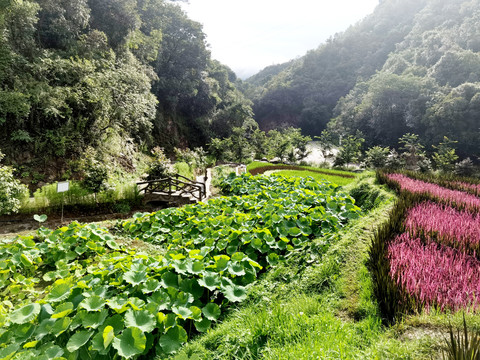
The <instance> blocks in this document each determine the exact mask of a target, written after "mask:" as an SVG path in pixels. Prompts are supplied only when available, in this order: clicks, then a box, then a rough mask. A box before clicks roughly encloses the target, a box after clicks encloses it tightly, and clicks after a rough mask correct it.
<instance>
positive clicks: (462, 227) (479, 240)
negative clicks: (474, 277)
mask: <svg viewBox="0 0 480 360" xmlns="http://www.w3.org/2000/svg"><path fill="white" fill-rule="evenodd" d="M405 230H406V231H407V232H409V233H410V234H412V235H413V236H419V235H420V234H421V233H424V234H426V235H427V236H428V235H431V237H432V238H434V237H436V238H437V240H438V242H441V243H443V244H445V245H449V246H452V247H454V248H456V249H459V250H461V251H466V252H472V253H473V256H475V252H476V253H478V250H479V248H480V215H479V214H476V215H474V214H471V213H470V212H468V211H459V210H456V209H454V208H452V207H450V206H445V205H440V204H436V203H433V202H430V201H429V202H424V203H421V204H418V205H416V206H414V207H413V208H411V209H409V210H408V211H407V216H406V219H405Z"/></svg>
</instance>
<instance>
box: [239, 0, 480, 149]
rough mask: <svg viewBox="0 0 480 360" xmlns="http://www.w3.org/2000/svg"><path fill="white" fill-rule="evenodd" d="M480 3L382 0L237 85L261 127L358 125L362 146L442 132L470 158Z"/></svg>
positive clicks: (427, 138) (346, 129)
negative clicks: (313, 45)
mask: <svg viewBox="0 0 480 360" xmlns="http://www.w3.org/2000/svg"><path fill="white" fill-rule="evenodd" d="M479 20H480V3H479V2H478V1H464V0H415V1H411V0H404V1H399V0H384V1H381V2H380V4H379V5H378V6H377V8H376V9H375V11H374V13H373V14H371V15H370V16H368V17H366V18H365V19H364V20H363V21H361V22H359V23H358V24H356V25H354V26H352V27H350V28H349V29H348V30H347V31H345V32H344V33H341V34H336V35H335V36H334V37H332V38H331V39H329V40H328V41H327V42H326V43H325V44H323V45H321V46H320V47H319V48H318V49H316V50H312V51H310V52H308V53H307V54H306V55H305V56H304V57H302V58H300V59H298V60H295V61H292V62H290V63H288V64H283V65H277V66H274V67H269V68H267V69H265V70H263V71H262V72H261V73H259V74H257V75H255V76H253V77H252V78H250V79H248V80H247V81H246V82H245V84H244V85H243V88H244V89H245V93H246V94H247V96H248V97H249V98H250V99H251V100H252V101H253V102H254V107H253V109H254V112H255V119H256V120H257V121H258V123H259V125H260V127H261V128H262V129H267V130H268V129H272V128H276V127H278V126H285V125H295V126H299V127H301V128H302V130H303V132H304V133H305V134H309V135H319V134H320V133H321V131H322V130H323V129H325V128H327V127H328V128H329V129H330V130H331V131H333V132H335V133H337V134H338V135H346V134H355V133H356V132H357V130H360V131H361V132H362V133H363V136H364V137H365V139H366V143H365V145H366V146H372V145H383V146H395V147H397V146H398V142H397V141H398V139H399V138H400V137H401V136H402V135H403V134H405V133H415V134H418V135H419V136H420V139H421V140H422V142H423V143H424V144H425V145H426V149H428V150H432V147H431V145H434V144H438V143H439V142H440V141H442V139H443V137H444V136H447V137H448V138H449V139H452V140H456V141H458V143H457V145H456V146H457V151H458V152H459V154H460V155H463V156H467V155H468V156H479V155H480V144H479V142H478V138H479V136H480V126H479V122H478V114H479V110H480V107H479V106H480V102H479V99H480V40H479V39H480V26H479V24H480V21H479Z"/></svg>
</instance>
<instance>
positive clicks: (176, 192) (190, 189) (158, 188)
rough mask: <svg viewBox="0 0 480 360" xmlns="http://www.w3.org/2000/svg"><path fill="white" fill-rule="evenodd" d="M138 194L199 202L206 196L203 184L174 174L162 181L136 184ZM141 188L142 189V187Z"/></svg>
mask: <svg viewBox="0 0 480 360" xmlns="http://www.w3.org/2000/svg"><path fill="white" fill-rule="evenodd" d="M181 179H182V180H181ZM137 186H139V187H141V188H140V190H139V191H140V194H141V193H144V194H159V195H166V196H169V197H182V196H185V195H187V196H189V197H193V198H195V199H197V200H198V201H201V200H202V199H203V198H205V196H206V193H207V191H206V188H205V184H204V183H201V182H198V181H193V180H191V179H189V178H187V177H185V176H182V175H179V174H176V175H174V176H172V177H166V178H164V179H158V180H150V181H143V182H138V183H137ZM142 186H143V187H142Z"/></svg>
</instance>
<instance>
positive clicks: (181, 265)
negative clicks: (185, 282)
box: [172, 260, 188, 275]
mask: <svg viewBox="0 0 480 360" xmlns="http://www.w3.org/2000/svg"><path fill="white" fill-rule="evenodd" d="M172 266H173V268H174V269H175V270H176V271H177V273H179V274H182V275H184V274H186V273H187V271H188V262H187V261H185V260H181V261H174V262H173V263H172Z"/></svg>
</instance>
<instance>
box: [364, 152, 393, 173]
mask: <svg viewBox="0 0 480 360" xmlns="http://www.w3.org/2000/svg"><path fill="white" fill-rule="evenodd" d="M389 153H390V149H389V148H388V147H381V146H374V147H372V148H370V149H368V150H367V151H366V152H365V165H366V166H367V167H370V168H374V169H378V168H382V167H385V165H386V164H387V158H388V154H389Z"/></svg>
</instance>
